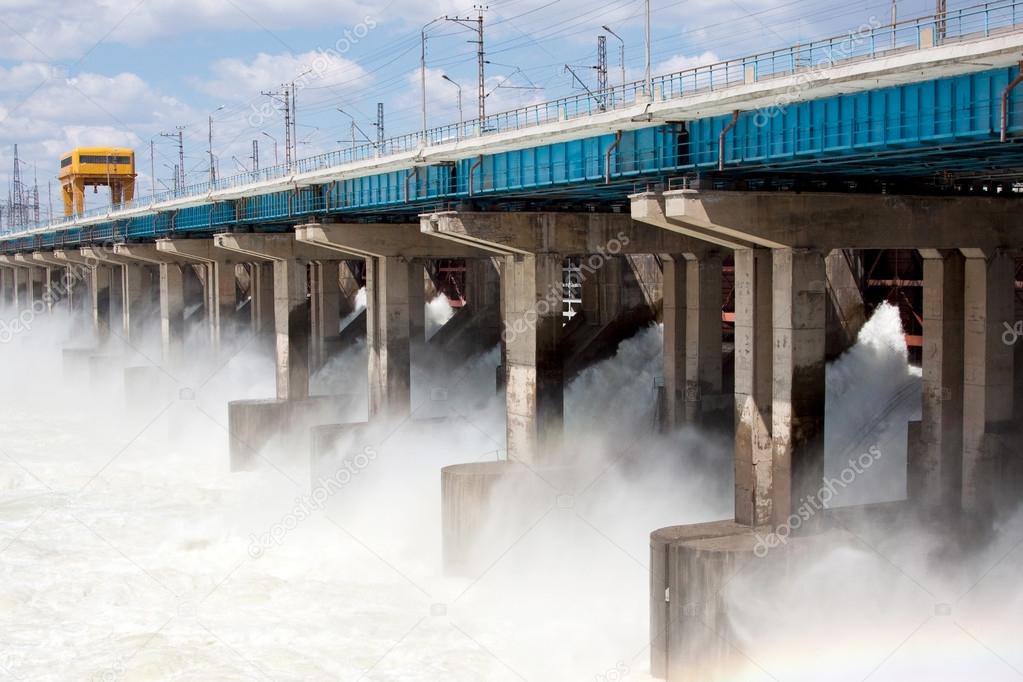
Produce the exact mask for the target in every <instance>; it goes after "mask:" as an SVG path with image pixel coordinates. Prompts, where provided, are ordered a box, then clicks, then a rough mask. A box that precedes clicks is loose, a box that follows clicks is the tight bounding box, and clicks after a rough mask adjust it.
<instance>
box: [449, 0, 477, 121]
mask: <svg viewBox="0 0 1023 682" xmlns="http://www.w3.org/2000/svg"><path fill="white" fill-rule="evenodd" d="M473 9H475V10H476V12H477V16H476V18H475V19H473V18H472V17H444V18H445V19H447V20H448V21H453V22H455V23H456V24H460V25H462V26H465V27H466V28H467V29H469V30H470V31H475V32H476V40H470V41H469V42H471V43H476V62H477V70H478V74H477V80H478V83H477V85H478V89H479V119H480V132H483V128H484V126H483V120H484V119H485V118H486V117H487V74H486V64H487V59H486V52H485V51H484V45H483V12H485V11H486V10H487V7H486V5H475V6H473Z"/></svg>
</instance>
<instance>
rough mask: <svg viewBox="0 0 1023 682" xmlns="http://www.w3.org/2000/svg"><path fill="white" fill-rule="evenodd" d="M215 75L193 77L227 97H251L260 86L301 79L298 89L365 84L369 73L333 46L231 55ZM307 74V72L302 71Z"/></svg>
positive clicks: (216, 68) (203, 86)
mask: <svg viewBox="0 0 1023 682" xmlns="http://www.w3.org/2000/svg"><path fill="white" fill-rule="evenodd" d="M210 72H211V74H212V78H210V79H208V80H198V79H196V80H193V84H194V85H195V87H196V88H197V89H199V90H200V91H202V92H204V93H206V94H208V95H211V96H214V97H217V98H219V99H223V100H228V101H248V100H251V99H253V98H254V97H257V96H258V95H259V92H260V91H261V90H268V89H273V88H276V87H278V86H280V84H281V83H287V82H291V81H292V80H295V79H296V78H297V79H298V80H297V82H296V89H298V90H311V89H319V88H332V87H356V86H358V87H363V86H364V85H365V84H366V79H367V74H366V70H365V69H363V68H362V67H361V66H360V65H359V64H357V63H355V62H354V61H352V60H350V59H345V58H344V57H342V56H340V55H339V54H337V53H336V52H335V51H333V50H332V49H330V50H324V51H310V52H305V53H303V54H298V55H292V54H277V55H271V54H266V53H263V52H260V53H259V54H258V55H256V57H255V58H253V59H252V60H250V61H243V60H241V59H235V58H229V59H221V60H219V61H217V62H214V63H213V65H212V66H211V67H210ZM303 74H304V75H303Z"/></svg>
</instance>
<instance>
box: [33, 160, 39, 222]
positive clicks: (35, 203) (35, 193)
mask: <svg viewBox="0 0 1023 682" xmlns="http://www.w3.org/2000/svg"><path fill="white" fill-rule="evenodd" d="M32 217H33V219H34V221H35V224H36V225H38V224H39V169H37V168H36V167H35V166H32Z"/></svg>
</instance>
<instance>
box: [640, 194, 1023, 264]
mask: <svg viewBox="0 0 1023 682" xmlns="http://www.w3.org/2000/svg"><path fill="white" fill-rule="evenodd" d="M663 198H664V214H665V216H666V217H667V218H668V219H670V220H675V221H678V222H679V223H681V224H684V225H687V226H690V227H691V228H693V229H694V230H700V231H704V232H705V233H706V234H713V235H716V236H718V237H719V238H721V239H725V240H739V241H743V242H753V243H754V244H756V245H759V246H762V247H766V248H772V249H777V248H786V247H789V248H812V249H818V250H821V251H823V252H824V253H827V252H829V251H831V250H832V249H922V248H929V249H960V248H980V249H994V248H1007V247H1020V246H1023V231H1021V230H1019V229H1018V228H1017V227H1016V225H1017V224H1018V222H1019V220H1018V214H1017V212H1016V208H1015V206H1014V205H1013V203H1012V202H1011V201H1005V200H1004V199H1003V198H999V197H963V196H906V195H891V194H851V193H850V194H838V193H830V192H723V191H712V190H691V189H684V190H674V191H670V192H664V194H663ZM633 202H634V203H633V207H634V209H639V208H642V207H637V205H636V204H637V203H638V202H649V195H635V197H634V198H633ZM642 210H645V208H643V209H642ZM964 225H969V226H970V228H969V229H968V230H966V229H963V226H964Z"/></svg>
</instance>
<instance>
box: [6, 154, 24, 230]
mask: <svg viewBox="0 0 1023 682" xmlns="http://www.w3.org/2000/svg"><path fill="white" fill-rule="evenodd" d="M7 203H8V206H7V221H8V223H9V225H10V226H11V227H12V228H18V227H24V226H26V225H27V224H28V205H27V202H26V191H25V186H24V184H23V183H22V181H21V161H20V160H19V159H18V145H14V174H13V175H12V176H11V190H10V197H9V198H8V201H7Z"/></svg>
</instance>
